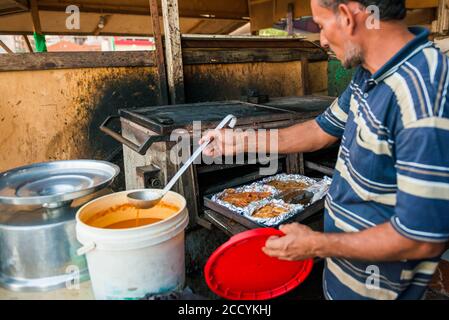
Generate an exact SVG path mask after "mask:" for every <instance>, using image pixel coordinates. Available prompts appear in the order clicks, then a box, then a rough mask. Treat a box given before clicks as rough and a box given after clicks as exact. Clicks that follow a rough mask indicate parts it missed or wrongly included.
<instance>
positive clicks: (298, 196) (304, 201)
mask: <svg viewBox="0 0 449 320" xmlns="http://www.w3.org/2000/svg"><path fill="white" fill-rule="evenodd" d="M279 197H280V198H281V199H282V200H283V201H285V202H286V203H291V204H301V205H303V206H308V205H309V204H310V202H311V201H312V198H313V192H310V191H306V190H293V189H292V190H287V191H284V192H282V193H281V194H280V196H279Z"/></svg>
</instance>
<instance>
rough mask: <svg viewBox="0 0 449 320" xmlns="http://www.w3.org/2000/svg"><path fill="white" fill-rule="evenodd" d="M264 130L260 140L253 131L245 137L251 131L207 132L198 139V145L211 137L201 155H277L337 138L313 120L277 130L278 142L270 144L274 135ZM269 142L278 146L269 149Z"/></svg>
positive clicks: (314, 148)
mask: <svg viewBox="0 0 449 320" xmlns="http://www.w3.org/2000/svg"><path fill="white" fill-rule="evenodd" d="M267 133H268V134H266V136H265V137H266V140H265V141H264V140H262V139H259V133H258V132H257V131H256V136H255V137H250V136H249V135H250V134H252V132H251V131H246V132H245V131H244V132H236V131H231V130H230V129H225V130H221V131H209V132H207V133H206V134H205V135H204V137H203V138H202V139H201V140H200V144H202V143H203V142H204V141H205V140H206V139H207V138H209V139H212V140H213V142H212V143H211V144H210V145H209V147H208V148H207V149H206V150H205V151H204V154H205V155H207V156H210V157H218V156H221V155H234V154H237V153H244V152H249V151H252V152H265V153H279V154H290V153H299V152H313V151H317V150H320V149H323V148H326V147H329V146H331V145H332V144H334V143H336V142H337V141H338V138H336V137H334V136H331V135H329V134H327V133H326V132H324V131H323V129H321V127H320V126H319V125H318V124H317V122H316V121H315V120H310V121H307V122H305V123H301V124H297V125H294V126H291V127H289V128H284V129H279V131H278V138H277V139H278V141H277V142H276V143H274V144H273V142H272V141H271V140H272V139H273V138H274V137H275V135H274V133H273V131H271V130H268V132H267ZM273 145H277V146H278V147H277V150H272V146H273Z"/></svg>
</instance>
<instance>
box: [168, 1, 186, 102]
mask: <svg viewBox="0 0 449 320" xmlns="http://www.w3.org/2000/svg"><path fill="white" fill-rule="evenodd" d="M162 16H163V18H164V31H165V33H164V34H165V55H166V62H167V79H168V91H169V95H170V103H172V104H182V103H184V101H185V96H184V68H183V64H182V48H181V31H180V28H179V9H178V0H162Z"/></svg>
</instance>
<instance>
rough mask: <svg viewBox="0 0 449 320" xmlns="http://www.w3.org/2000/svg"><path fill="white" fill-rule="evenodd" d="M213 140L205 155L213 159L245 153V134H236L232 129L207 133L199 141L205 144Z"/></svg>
mask: <svg viewBox="0 0 449 320" xmlns="http://www.w3.org/2000/svg"><path fill="white" fill-rule="evenodd" d="M207 139H210V140H211V143H210V144H209V145H208V146H207V148H206V149H205V150H204V152H203V153H204V155H206V156H208V157H212V158H218V157H221V156H232V155H235V154H237V153H244V152H245V136H244V133H243V132H241V131H240V132H235V131H234V130H232V129H222V130H210V131H207V132H206V133H205V134H204V136H203V137H202V138H201V140H200V141H199V144H203V143H204V142H206V141H207Z"/></svg>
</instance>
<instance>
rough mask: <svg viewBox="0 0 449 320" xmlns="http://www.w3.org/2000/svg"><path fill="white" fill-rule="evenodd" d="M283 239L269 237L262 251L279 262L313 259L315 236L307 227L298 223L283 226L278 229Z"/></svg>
mask: <svg viewBox="0 0 449 320" xmlns="http://www.w3.org/2000/svg"><path fill="white" fill-rule="evenodd" d="M279 230H281V231H282V232H283V233H285V236H284V237H270V238H269V239H268V240H267V242H266V244H265V247H264V248H262V251H263V252H264V253H265V254H266V255H268V256H270V257H275V258H278V259H280V260H288V261H299V260H305V259H309V258H314V257H315V256H316V254H315V248H316V243H317V241H316V240H317V236H318V235H319V233H317V232H314V231H313V230H312V229H310V228H309V227H307V226H304V225H300V224H299V223H292V224H288V225H283V226H281V227H280V228H279Z"/></svg>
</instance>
